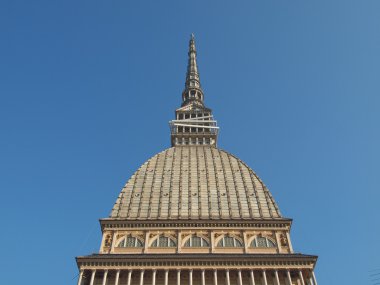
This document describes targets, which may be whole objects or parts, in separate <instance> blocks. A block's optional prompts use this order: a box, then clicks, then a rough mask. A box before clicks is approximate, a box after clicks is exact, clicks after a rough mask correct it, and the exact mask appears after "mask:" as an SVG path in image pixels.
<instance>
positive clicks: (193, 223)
mask: <svg viewBox="0 0 380 285" xmlns="http://www.w3.org/2000/svg"><path fill="white" fill-rule="evenodd" d="M291 224H292V219H286V218H282V219H270V220H269V219H268V220H264V219H258V220H252V219H249V220H248V219H247V220H130V219H128V220H127V219H125V220H121V219H111V218H106V219H100V225H101V228H102V231H103V230H104V229H119V228H149V229H154V228H237V229H242V228H273V227H275V228H290V227H291Z"/></svg>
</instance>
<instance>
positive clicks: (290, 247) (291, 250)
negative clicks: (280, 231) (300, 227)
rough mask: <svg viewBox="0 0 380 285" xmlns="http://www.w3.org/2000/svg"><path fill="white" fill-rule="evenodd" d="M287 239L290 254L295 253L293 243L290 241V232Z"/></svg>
mask: <svg viewBox="0 0 380 285" xmlns="http://www.w3.org/2000/svg"><path fill="white" fill-rule="evenodd" d="M286 238H287V239H288V245H289V249H290V252H293V245H292V242H291V241H290V235H289V232H286Z"/></svg>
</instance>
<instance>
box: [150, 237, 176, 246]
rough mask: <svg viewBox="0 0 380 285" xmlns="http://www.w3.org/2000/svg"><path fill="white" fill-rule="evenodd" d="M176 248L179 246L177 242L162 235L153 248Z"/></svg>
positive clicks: (153, 244)
mask: <svg viewBox="0 0 380 285" xmlns="http://www.w3.org/2000/svg"><path fill="white" fill-rule="evenodd" d="M176 246H177V245H176V242H175V241H174V240H173V239H171V238H170V237H167V236H164V235H160V236H159V237H158V238H156V239H155V240H154V241H153V243H152V247H176Z"/></svg>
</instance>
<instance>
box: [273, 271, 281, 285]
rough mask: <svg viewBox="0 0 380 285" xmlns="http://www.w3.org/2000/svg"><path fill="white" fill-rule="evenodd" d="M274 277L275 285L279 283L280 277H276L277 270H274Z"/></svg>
mask: <svg viewBox="0 0 380 285" xmlns="http://www.w3.org/2000/svg"><path fill="white" fill-rule="evenodd" d="M274 277H275V278H276V285H280V279H279V278H278V271H277V270H275V271H274Z"/></svg>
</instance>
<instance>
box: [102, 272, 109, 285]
mask: <svg viewBox="0 0 380 285" xmlns="http://www.w3.org/2000/svg"><path fill="white" fill-rule="evenodd" d="M107 275H108V270H105V271H104V275H103V283H102V285H106V282H107Z"/></svg>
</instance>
